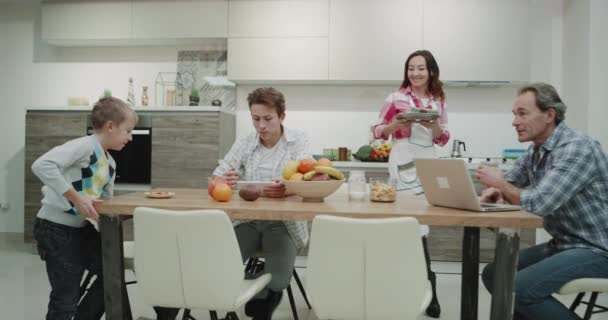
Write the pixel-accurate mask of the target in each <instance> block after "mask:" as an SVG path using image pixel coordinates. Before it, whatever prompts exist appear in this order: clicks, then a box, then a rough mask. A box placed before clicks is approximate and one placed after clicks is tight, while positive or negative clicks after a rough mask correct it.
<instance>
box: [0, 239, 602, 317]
mask: <svg viewBox="0 0 608 320" xmlns="http://www.w3.org/2000/svg"><path fill="white" fill-rule="evenodd" d="M21 239H22V235H21V234H9V233H0V312H1V314H2V316H0V318H1V319H25V320H30V319H31V320H40V319H44V314H45V312H46V304H47V302H48V293H49V286H48V281H47V279H46V274H45V269H44V265H43V264H42V262H41V261H40V259H39V257H38V256H37V255H35V254H33V248H32V247H31V245H25V244H23V242H22V240H21ZM303 264H304V263H303V261H300V260H299V261H298V262H297V265H303ZM433 268H434V269H435V270H436V271H438V272H439V274H438V291H439V300H440V302H441V307H442V310H443V312H442V316H441V319H453V320H456V319H459V317H460V311H459V310H460V308H459V303H460V299H459V296H460V274H459V273H458V272H459V265H458V264H454V263H441V262H434V263H433ZM298 273H299V274H300V275H301V276H302V278H305V277H306V269H305V268H298ZM128 277H133V275H132V274H131V273H129V274H128ZM293 287H294V294H295V296H296V305H297V307H298V314H299V315H300V319H302V320H314V319H317V317H316V316H315V315H314V313H313V312H312V311H310V310H308V309H307V308H306V304H305V303H304V300H303V299H302V297H301V295H300V292H299V290H298V289H297V287H296V285H295V283H294V284H293ZM128 290H129V296H130V299H131V305H132V308H133V313H134V316H135V318H139V319H140V320H143V319H153V318H154V311H153V310H152V308H151V307H149V306H146V305H145V304H144V303H143V301H142V300H141V298H140V297H139V294H138V291H137V285H131V286H129V289H128ZM572 298H573V297H572V296H566V297H560V299H562V300H563V301H564V302H566V303H570V301H571V300H572ZM599 300H600V303H604V305H606V304H608V298H607V297H606V296H600V299H599ZM489 302H490V297H489V295H488V294H487V293H486V291H485V290H484V289H483V288H480V297H479V319H480V320H484V319H487V318H488V314H489ZM193 315H194V316H195V317H196V318H197V319H199V320H204V319H208V318H209V316H208V313H207V312H206V311H204V310H194V311H193ZM220 316H221V315H220ZM239 317H240V318H241V319H247V317H246V316H245V315H244V313H243V311H242V310H240V311H239ZM273 319H276V320H287V319H293V317H292V314H291V309H290V307H289V302H288V299H287V296H284V298H283V301H282V303H281V305H280V306H279V309H278V310H277V312H276V313H275V316H274V317H273ZM420 319H431V318H426V317H421V318H420ZM592 319H594V320H606V319H608V314H606V313H605V314H598V315H596V316H595V317H594V318H592Z"/></svg>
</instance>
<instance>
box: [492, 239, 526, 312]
mask: <svg viewBox="0 0 608 320" xmlns="http://www.w3.org/2000/svg"><path fill="white" fill-rule="evenodd" d="M518 251H519V229H510V228H500V229H498V234H497V235H496V249H495V252H494V268H495V271H494V293H493V294H492V307H491V309H490V319H491V320H507V319H509V320H510V319H513V303H514V298H515V291H514V289H515V274H516V273H517V255H518Z"/></svg>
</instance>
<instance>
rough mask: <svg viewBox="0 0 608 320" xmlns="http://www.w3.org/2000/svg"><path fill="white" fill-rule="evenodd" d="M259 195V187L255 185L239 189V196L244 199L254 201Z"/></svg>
mask: <svg viewBox="0 0 608 320" xmlns="http://www.w3.org/2000/svg"><path fill="white" fill-rule="evenodd" d="M260 195H261V192H260V189H259V188H258V187H256V186H246V187H244V188H243V189H240V190H239V196H240V197H241V198H242V199H243V200H245V201H255V200H257V199H258V198H259V197H260Z"/></svg>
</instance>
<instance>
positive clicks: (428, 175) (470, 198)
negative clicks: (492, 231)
mask: <svg viewBox="0 0 608 320" xmlns="http://www.w3.org/2000/svg"><path fill="white" fill-rule="evenodd" d="M414 164H415V165H416V173H417V174H418V177H419V178H420V183H421V184H422V189H424V195H425V196H426V200H427V201H428V202H429V203H430V204H432V205H436V206H441V207H450V208H457V209H465V210H471V211H480V212H488V211H518V210H521V207H520V206H516V205H510V204H500V203H481V202H480V201H479V197H477V194H476V193H475V188H474V187H473V181H472V180H471V176H470V175H469V171H468V170H467V164H466V162H465V161H463V160H462V159H414Z"/></svg>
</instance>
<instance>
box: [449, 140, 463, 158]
mask: <svg viewBox="0 0 608 320" xmlns="http://www.w3.org/2000/svg"><path fill="white" fill-rule="evenodd" d="M461 145H462V148H463V149H464V151H467V146H466V145H465V143H464V141H460V140H454V143H453V144H452V153H451V154H450V156H451V157H452V158H460V157H462V153H461V152H460V146H461Z"/></svg>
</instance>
